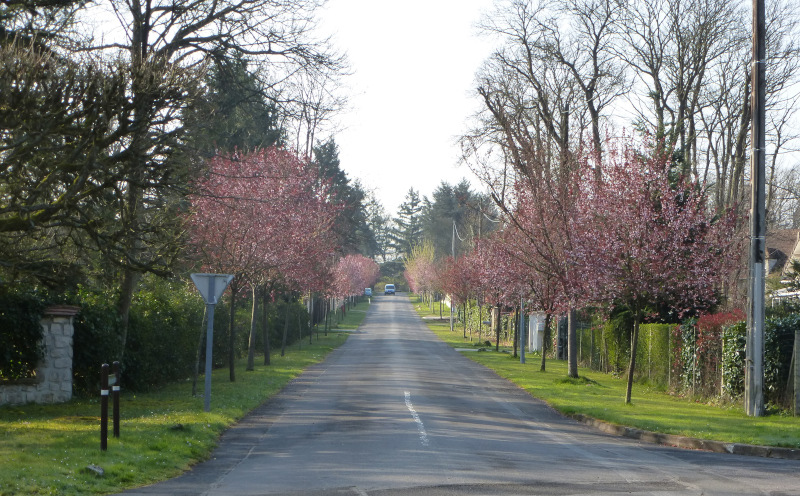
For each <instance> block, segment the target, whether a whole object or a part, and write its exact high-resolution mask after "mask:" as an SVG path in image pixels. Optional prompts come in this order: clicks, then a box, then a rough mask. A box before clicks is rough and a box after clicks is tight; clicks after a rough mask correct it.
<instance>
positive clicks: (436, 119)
mask: <svg viewBox="0 0 800 496" xmlns="http://www.w3.org/2000/svg"><path fill="white" fill-rule="evenodd" d="M492 3H493V1H492V0H405V1H403V2H395V1H387V0H328V3H327V4H326V6H325V8H323V9H322V11H320V16H319V19H320V22H321V25H320V27H321V29H322V32H323V33H327V34H330V35H331V36H332V38H333V44H334V46H335V47H336V48H337V49H338V50H340V51H342V52H344V53H346V55H347V58H348V60H349V62H350V66H351V69H352V72H353V74H352V75H350V76H348V77H347V78H346V80H345V82H344V83H345V86H346V88H347V90H348V91H347V94H348V98H349V105H348V110H347V111H346V112H345V113H344V114H342V115H341V116H339V118H337V119H336V121H337V130H336V131H335V133H334V134H333V136H334V139H335V141H336V144H337V145H338V147H339V159H340V162H341V167H342V169H343V170H344V171H345V172H346V173H347V175H348V177H349V178H350V179H351V180H356V179H357V180H359V181H360V182H361V184H362V186H363V187H364V188H365V189H366V190H373V191H375V193H376V196H377V197H378V200H379V201H380V202H381V204H382V205H383V206H384V208H385V209H386V212H387V213H388V214H389V215H391V216H394V215H395V214H396V212H397V208H398V206H399V205H400V204H401V203H402V202H403V201H404V199H405V196H406V194H407V192H408V190H409V189H410V188H414V189H415V190H416V191H418V192H419V193H420V195H421V196H427V197H429V198H430V197H431V193H432V192H433V191H434V190H435V189H436V187H437V186H438V185H439V184H441V182H442V181H446V182H448V183H450V184H456V183H458V182H460V181H461V180H462V179H464V178H467V179H469V180H470V181H471V182H472V183H473V185H474V187H473V189H475V190H482V188H481V187H480V184H479V183H478V182H477V180H475V179H474V176H473V175H472V174H471V172H470V171H469V169H468V168H466V167H464V166H460V167H459V166H458V159H459V149H458V146H457V144H456V140H457V138H458V136H459V135H461V134H463V133H464V132H465V131H466V130H467V128H468V121H469V117H470V116H471V115H472V114H474V112H475V110H476V109H477V108H478V105H479V101H478V100H477V98H476V97H475V96H474V87H475V85H474V81H475V73H476V71H477V70H478V68H479V67H480V65H481V63H482V62H483V61H484V60H485V59H486V58H487V57H488V56H489V54H490V51H491V48H492V47H491V44H490V43H488V42H487V40H486V39H482V38H481V37H480V36H479V35H478V33H477V28H476V24H477V23H478V21H479V20H480V19H481V15H482V13H484V12H488V11H489V10H490V9H491V6H492Z"/></svg>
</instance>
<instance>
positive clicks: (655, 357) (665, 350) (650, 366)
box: [635, 324, 675, 388]
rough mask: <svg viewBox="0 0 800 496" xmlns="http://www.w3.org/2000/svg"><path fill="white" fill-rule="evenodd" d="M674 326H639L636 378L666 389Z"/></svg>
mask: <svg viewBox="0 0 800 496" xmlns="http://www.w3.org/2000/svg"><path fill="white" fill-rule="evenodd" d="M674 328H675V325H674V324H641V325H640V326H639V345H638V348H637V352H636V374H635V375H636V377H637V378H638V379H639V380H640V381H642V382H646V383H648V384H651V385H653V386H656V387H659V388H666V387H667V386H668V385H669V380H670V357H671V354H672V350H671V345H670V343H671V339H670V334H671V333H672V329H674Z"/></svg>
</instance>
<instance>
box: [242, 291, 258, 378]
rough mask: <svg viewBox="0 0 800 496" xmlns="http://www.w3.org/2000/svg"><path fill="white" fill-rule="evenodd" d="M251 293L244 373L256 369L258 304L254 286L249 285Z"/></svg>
mask: <svg viewBox="0 0 800 496" xmlns="http://www.w3.org/2000/svg"><path fill="white" fill-rule="evenodd" d="M250 287H251V292H252V295H253V308H252V309H251V311H250V339H249V340H248V342H247V367H246V368H245V370H246V371H253V370H255V369H256V366H255V359H256V309H257V308H256V307H257V302H258V295H257V294H256V285H255V284H252V283H251V284H250Z"/></svg>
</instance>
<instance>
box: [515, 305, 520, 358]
mask: <svg viewBox="0 0 800 496" xmlns="http://www.w3.org/2000/svg"><path fill="white" fill-rule="evenodd" d="M520 319H521V312H520V308H519V307H517V308H515V309H514V358H517V347H518V346H519V326H520Z"/></svg>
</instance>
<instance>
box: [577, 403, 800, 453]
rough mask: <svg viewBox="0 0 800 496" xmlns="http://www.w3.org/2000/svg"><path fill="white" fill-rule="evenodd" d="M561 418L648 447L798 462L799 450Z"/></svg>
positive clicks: (578, 417) (600, 421)
mask: <svg viewBox="0 0 800 496" xmlns="http://www.w3.org/2000/svg"><path fill="white" fill-rule="evenodd" d="M565 416H566V417H569V418H571V419H573V420H576V421H578V422H580V423H582V424H584V425H587V426H589V427H592V428H594V429H597V430H599V431H601V432H604V433H606V434H613V435H616V436H620V437H626V438H630V439H636V440H638V441H643V442H647V443H652V444H660V445H664V446H674V447H677V448H683V449H694V450H703V451H711V452H714V453H727V454H731V455H743V456H759V457H763V458H780V459H783V460H800V449H793V448H781V447H777V446H758V445H752V444H741V443H725V442H722V441H711V440H708V439H698V438H693V437H686V436H679V435H675V434H663V433H660V432H652V431H645V430H642V429H636V428H634V427H628V426H624V425H617V424H612V423H609V422H605V421H603V420H598V419H596V418H592V417H588V416H586V415H583V414H580V413H578V414H566V415H565Z"/></svg>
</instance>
